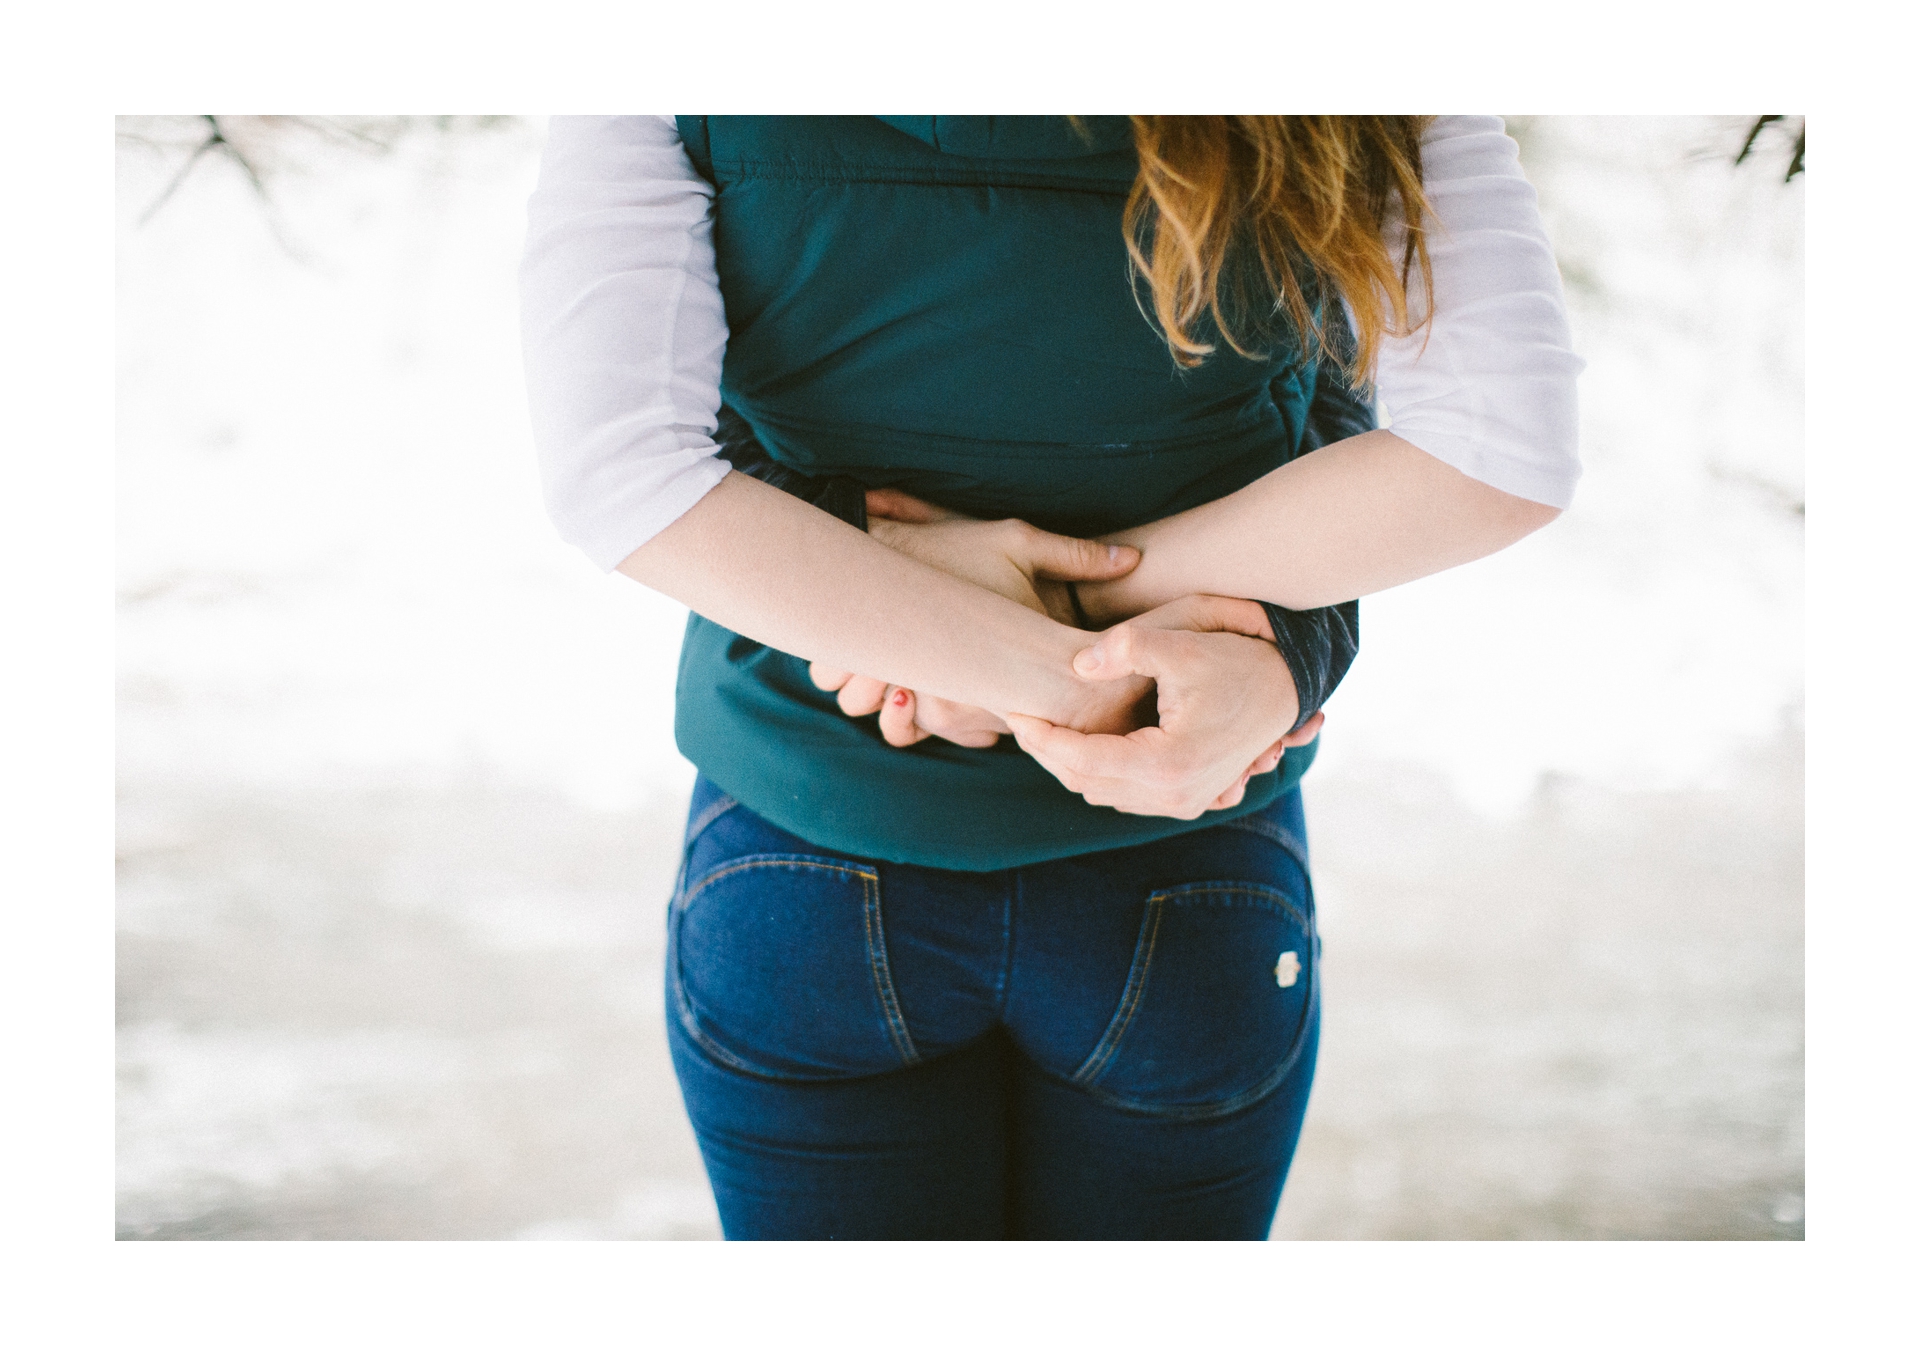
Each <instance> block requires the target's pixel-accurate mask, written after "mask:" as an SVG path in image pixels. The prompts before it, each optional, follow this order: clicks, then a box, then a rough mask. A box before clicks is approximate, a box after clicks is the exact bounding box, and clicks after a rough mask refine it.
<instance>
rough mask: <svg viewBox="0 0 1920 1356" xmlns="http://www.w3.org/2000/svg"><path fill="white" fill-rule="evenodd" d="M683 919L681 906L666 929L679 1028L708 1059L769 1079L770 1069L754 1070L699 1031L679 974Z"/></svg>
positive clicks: (669, 969)
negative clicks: (681, 923) (704, 1052)
mask: <svg viewBox="0 0 1920 1356" xmlns="http://www.w3.org/2000/svg"><path fill="white" fill-rule="evenodd" d="M685 916H686V908H685V906H684V904H683V905H682V907H681V908H680V909H679V910H678V911H677V912H676V914H675V916H674V918H673V921H672V924H671V926H670V927H669V928H668V929H667V983H668V987H669V990H670V992H671V993H672V995H673V1013H674V1016H675V1017H677V1018H679V1019H680V1029H681V1030H683V1031H685V1032H686V1033H687V1036H688V1038H689V1039H690V1040H692V1041H693V1043H694V1044H696V1045H698V1046H699V1047H700V1048H701V1049H702V1050H704V1051H706V1053H707V1055H708V1056H709V1057H710V1058H712V1059H714V1060H715V1061H717V1062H719V1063H721V1064H724V1065H726V1066H727V1067H728V1068H731V1069H736V1070H738V1071H739V1072H741V1073H744V1074H752V1075H754V1076H756V1077H760V1078H770V1077H772V1076H773V1075H772V1073H771V1072H770V1071H769V1070H766V1069H760V1068H756V1067H755V1066H754V1065H752V1064H749V1063H747V1062H746V1061H745V1060H743V1059H741V1058H740V1057H739V1056H737V1055H735V1054H734V1053H733V1052H732V1051H731V1050H729V1049H727V1048H726V1047H725V1046H723V1045H721V1044H720V1043H719V1042H717V1041H715V1040H714V1039H713V1038H712V1037H711V1036H709V1035H707V1033H706V1032H704V1031H702V1030H701V1029H700V1022H699V1020H698V1019H697V1018H696V1017H695V1016H694V1015H693V1001H692V1000H691V999H690V998H688V997H687V986H686V982H685V980H684V979H683V978H682V976H681V974H680V921H681V919H682V918H684V917H685Z"/></svg>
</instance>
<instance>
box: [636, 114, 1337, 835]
mask: <svg viewBox="0 0 1920 1356" xmlns="http://www.w3.org/2000/svg"><path fill="white" fill-rule="evenodd" d="M679 126H680V134H681V137H682V139H683V140H684V141H685V143H686V146H687V150H688V153H689V154H690V155H691V157H692V159H693V163H694V165H695V166H696V167H697V168H698V169H699V171H700V173H701V174H703V175H705V176H706V177H707V178H708V179H709V180H711V181H712V183H713V184H714V187H715V190H716V191H715V194H714V207H713V212H714V227H713V238H714V249H715V253H716V256H717V262H718V267H719V274H720V287H721V291H722V293H723V294H724V296H725V299H726V309H727V330H728V340H727V355H726V364H725V368H724V370H723V374H722V378H721V393H722V395H723V397H724V398H725V400H726V402H727V403H728V404H729V405H731V406H732V407H733V408H734V409H735V410H737V411H739V413H740V414H741V415H742V416H743V417H744V418H745V419H746V420H747V422H748V423H749V424H751V425H752V427H753V430H754V432H755V434H756V435H757V436H758V438H759V440H760V442H761V443H762V444H763V445H764V446H765V447H766V449H767V451H768V452H769V453H770V454H771V455H772V456H773V457H774V458H775V459H776V460H778V461H780V462H782V463H785V464H787V465H790V466H793V467H794V468H796V469H798V470H801V471H804V472H807V473H809V474H812V475H820V476H834V475H845V476H852V477H854V478H855V479H857V480H859V481H862V482H864V483H865V484H867V485H869V486H875V487H878V486H898V487H900V488H902V489H904V490H907V491H910V492H911V493H913V494H917V495H920V496H922V497H923V498H926V499H929V500H932V501H934V502H935V503H939V504H944V505H946V506H948V507H950V508H954V509H958V510H960V511H961V512H964V513H970V514H973V515H976V516H979V517H984V518H1006V517H1015V518H1024V519H1026V520H1027V521H1029V522H1032V523H1036V524H1039V525H1040V526H1042V527H1047V528H1051V529H1053V530H1055V531H1060V532H1071V533H1075V534H1080V535H1093V534H1097V533H1101V532H1109V531H1113V530H1115V529H1118V528H1122V527H1127V526H1131V525H1134V524H1137V523H1142V522H1150V521H1152V520H1154V519H1156V518H1163V517H1165V516H1167V515H1168V514H1171V513H1178V512H1180V511H1181V510H1183V509H1187V508H1191V507H1193V506H1194V505H1196V504H1202V503H1206V502H1207V501H1209V500H1212V499H1217V498H1219V497H1220V496H1222V495H1224V494H1228V493H1231V492H1232V491H1234V490H1237V489H1239V488H1240V487H1242V486H1243V485H1246V484H1248V483H1250V482H1251V481H1253V480H1255V479H1257V478H1258V477H1260V476H1262V475H1264V474H1265V473H1266V472H1268V471H1270V470H1272V469H1273V468H1274V467H1276V466H1279V465H1280V464H1281V463H1283V462H1285V461H1287V460H1289V459H1290V458H1291V457H1293V456H1294V455H1295V454H1296V453H1297V452H1298V451H1299V450H1300V445H1301V439H1302V436H1303V429H1304V421H1305V415H1306V410H1307V406H1308V404H1309V402H1310V400H1311V398H1312V394H1313V386H1314V381H1315V377H1316V370H1315V364H1314V362H1313V361H1311V360H1310V359H1308V358H1305V357H1303V356H1302V354H1301V346H1300V345H1298V344H1297V343H1293V342H1279V343H1276V344H1273V345H1270V346H1269V353H1270V356H1269V357H1268V358H1267V360H1265V361H1254V360H1249V359H1246V358H1242V357H1239V356H1238V355H1236V354H1235V353H1233V352H1232V351H1231V350H1230V349H1228V348H1226V347H1225V346H1224V345H1222V346H1220V351H1219V352H1217V353H1215V355H1214V356H1213V357H1211V358H1209V359H1208V360H1207V361H1206V362H1205V363H1203V364H1202V365H1201V366H1200V367H1199V368H1197V369H1190V370H1186V371H1182V370H1180V369H1177V368H1176V367H1175V366H1174V364H1173V361H1172V359H1171V357H1170V356H1169V354H1168V350H1167V346H1166V343H1165V341H1164V340H1163V339H1161V337H1160V336H1159V334H1158V333H1157V332H1156V331H1155V330H1154V328H1153V327H1152V326H1151V325H1150V324H1149V323H1148V322H1147V320H1146V319H1145V317H1144V316H1143V314H1142V311H1141V308H1140V305H1139V304H1137V303H1136V297H1135V293H1134V289H1133V286H1132V284H1131V283H1130V281H1129V276H1128V270H1127V255H1126V246H1125V242H1124V241H1123V239H1122V237H1121V230H1120V215H1121V209H1122V207H1123V205H1124V203H1125V200H1126V195H1127V190H1128V188H1129V187H1130V186H1131V184H1132V182H1133V177H1134V171H1135V161H1134V156H1133V149H1132V142H1131V137H1130V135H1129V132H1128V127H1127V122H1126V119H1124V118H1091V119H1086V120H1083V126H1084V127H1085V129H1086V132H1087V133H1088V134H1089V136H1090V138H1091V144H1089V142H1088V140H1084V139H1082V137H1081V135H1080V134H1079V133H1077V132H1076V131H1075V130H1074V129H1073V128H1072V127H1071V126H1070V125H1069V124H1068V122H1067V121H1066V119H1064V118H1044V117H1032V118H984V117H971V118H829V117H812V118H808V117H795V118H720V117H714V118H692V117H689V118H681V119H679ZM674 733H675V737H676V739H677V741H678V743H679V746H680V751H681V752H682V753H683V754H685V755H686V756H687V758H689V759H690V760H691V761H692V762H693V763H694V764H695V765H696V766H698V767H699V768H700V770H701V771H702V772H703V773H705V774H706V776H707V777H708V778H710V779H711V780H712V781H714V782H715V783H717V784H718V785H719V786H721V787H722V788H723V789H725V790H726V791H728V792H729V793H731V794H732V795H733V796H735V797H736V798H738V799H739V800H740V801H741V802H742V803H743V804H744V805H746V806H747V807H748V808H749V809H751V810H753V811H754V812H756V813H757V814H760V815H762V816H763V817H765V818H766V819H769V820H771V821H773V822H774V823H775V824H778V825H779V826H780V827H782V828H784V829H787V830H788V831H790V832H792V833H796V834H798V835H800V836H801V837H803V838H806V839H808V840H810V841H812V842H815V843H818V844H820V845H821V846H823V847H827V848H830V849H832V850H834V851H838V852H847V853H854V854H858V855H862V856H868V857H877V858H881V859H883V860H888V861H902V862H914V863H918V864H921V865H927V866H941V867H950V868H954V869H961V870H971V871H982V870H992V869H999V868H1004V867H1011V866H1019V865H1024V864H1026V863H1028V862H1034V861H1042V860H1046V859H1049V858H1054V857H1063V856H1070V855H1072V854H1075V853H1080V852H1090V851H1094V850H1097V849H1101V848H1111V847H1120V846H1124V845H1127V844H1132V843H1141V842H1147V841H1151V840H1152V839H1155V838H1162V837H1165V836H1167V835H1169V834H1174V833H1183V832H1186V831H1188V830H1190V829H1193V828H1196V827H1199V826H1201V825H1204V824H1207V823H1209V822H1213V821H1217V820H1221V819H1230V818H1234V817H1237V816H1239V815H1243V814H1247V813H1250V812H1252V811H1254V810H1257V809H1260V808H1262V807H1263V806H1265V805H1267V804H1269V803H1270V802H1271V801H1272V800H1273V799H1274V798H1275V797H1277V796H1279V795H1280V794H1282V793H1283V792H1284V791H1286V790H1288V789H1289V788H1291V787H1292V786H1293V785H1294V783H1296V782H1298V781H1299V779H1300V775H1301V774H1302V773H1303V772H1304V771H1305V770H1306V768H1307V765H1308V764H1309V763H1311V762H1312V761H1313V753H1314V750H1313V747H1312V746H1308V747H1307V748H1304V749H1293V750H1289V751H1288V754H1287V757H1286V760H1285V761H1284V762H1283V763H1282V764H1281V766H1280V767H1279V769H1277V770H1276V771H1274V772H1272V773H1269V774H1267V775H1265V776H1262V777H1256V778H1254V779H1253V781H1252V782H1251V783H1250V784H1249V785H1248V788H1247V796H1246V799H1245V800H1244V801H1242V802H1241V804H1240V805H1239V806H1237V807H1236V808H1235V809H1233V810H1229V811H1223V812H1216V813H1211V814H1208V815H1205V816H1203V817H1202V818H1201V819H1199V820H1195V821H1183V820H1173V819H1162V818H1149V817H1144V816H1138V815H1124V814H1120V813H1119V812H1117V811H1114V810H1108V809H1103V808H1099V807H1095V806H1091V805H1088V804H1087V803H1086V802H1085V801H1083V800H1082V799H1080V797H1078V796H1076V795H1074V794H1073V793H1072V792H1070V791H1068V790H1066V788H1064V787H1062V786H1061V785H1060V784H1059V783H1058V782H1057V781H1055V780H1054V779H1053V777H1052V776H1051V775H1049V774H1048V773H1047V772H1046V771H1045V770H1044V769H1042V768H1041V767H1040V766H1039V765H1038V764H1037V763H1035V762H1034V761H1033V760H1032V759H1031V758H1029V757H1027V755H1026V754H1024V753H1022V752H1021V751H1020V749H1019V747H1018V746H1017V745H1015V744H1014V742H1013V741H1012V740H1011V739H1010V738H1006V737H1002V739H1001V740H1000V743H999V744H998V745H996V746H995V747H993V748H991V749H963V748H959V747H958V746H956V745H953V744H948V743H946V742H944V741H941V740H934V739H929V740H924V741H922V742H921V743H919V744H917V745H915V746H913V747H912V748H910V749H896V748H893V747H891V746H890V745H888V744H887V743H886V741H885V740H883V739H882V738H881V737H880V733H879V729H878V723H877V721H876V719H875V718H873V717H868V718H866V719H864V720H851V719H849V718H848V717H846V716H844V715H842V714H841V712H840V710H839V709H838V707H836V706H835V705H834V700H833V694H831V693H826V692H821V691H820V690H819V689H817V688H815V687H814V686H813V684H812V683H811V682H810V681H809V680H808V678H807V665H806V663H805V662H804V661H802V660H799V659H796V658H794V657H793V656H791V655H786V654H782V653H780V652H779V651H776V650H770V649H768V648H767V647H765V646H763V645H760V644H757V643H755V642H754V641H751V640H748V639H746V638H745V637H744V636H740V635H736V634H735V633H733V632H731V631H728V630H726V629H724V628H722V627H720V626H716V625H714V624H713V623H712V622H709V621H707V620H706V619H705V618H703V617H700V616H694V617H691V618H690V619H689V620H688V624H687V634H686V640H685V644H684V646H683V648H682V650H681V656H680V679H679V690H678V695H677V700H676V710H675V718H674Z"/></svg>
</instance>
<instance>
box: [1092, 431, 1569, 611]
mask: <svg viewBox="0 0 1920 1356" xmlns="http://www.w3.org/2000/svg"><path fill="white" fill-rule="evenodd" d="M1557 515H1558V510H1557V509H1554V508H1551V507H1549V506H1547V505H1545V504H1536V503H1534V502H1532V501H1531V500H1527V499H1520V498H1516V497H1515V496H1513V495H1510V494H1506V493H1504V492H1502V491H1500V490H1496V489H1494V488H1493V487H1492V486H1490V485H1484V484H1482V483H1481V482H1479V481H1477V480H1474V479H1472V478H1470V477H1468V476H1466V475H1464V474H1462V473H1461V472H1459V471H1456V470H1454V469H1453V468H1452V467H1451V466H1448V465H1447V464H1446V463H1444V462H1442V461H1440V460H1439V459H1438V458H1435V457H1431V456H1429V455H1427V454H1426V453H1425V452H1422V451H1421V450H1420V449H1419V448H1417V447H1415V446H1414V445H1413V444H1411V443H1409V442H1407V441H1406V440H1404V439H1402V438H1396V437H1394V435H1393V434H1391V433H1388V432H1385V431H1383V430H1376V431H1374V432H1371V433H1364V434H1361V435H1360V436H1359V437H1355V438H1348V439H1345V440H1344V441H1342V442H1338V443H1334V444H1332V445H1330V446H1328V447H1324V448H1321V449H1320V450H1319V451H1317V452H1312V453H1309V454H1308V455H1306V456H1304V457H1301V458H1300V459H1299V460H1297V461H1292V462H1289V463H1288V464H1287V465H1285V466H1282V467H1280V468H1279V469H1277V470H1275V471H1271V472H1269V473H1268V474H1266V475H1265V476H1262V477H1261V478H1260V479H1259V480H1256V481H1254V482H1253V483H1252V484H1251V485H1248V486H1247V487H1246V488H1244V489H1241V490H1237V491H1235V492H1234V493H1233V494H1230V495H1227V496H1226V497H1225V498H1222V499H1216V500H1214V501H1213V502H1211V503H1208V504H1202V505H1200V506H1199V507H1197V508H1193V509H1189V510H1187V511H1186V512H1185V513H1179V514H1175V515H1174V516H1173V517H1171V518H1163V519H1161V520H1160V521H1158V522H1154V523H1148V524H1146V525H1144V526H1142V527H1137V528H1129V529H1127V530H1125V531H1121V532H1115V533H1112V534H1110V535H1109V536H1108V537H1107V538H1105V540H1108V541H1113V542H1123V543H1125V544H1127V545H1130V546H1137V547H1139V548H1140V552H1141V561H1140V564H1139V566H1138V567H1137V568H1136V569H1135V570H1134V571H1133V572H1132V573H1131V574H1129V575H1127V576H1125V577H1124V578H1121V579H1116V580H1110V581H1107V582H1105V583H1099V584H1083V585H1081V586H1080V588H1079V593H1080V598H1081V602H1082V604H1083V605H1084V606H1085V607H1086V609H1087V612H1088V615H1089V616H1090V617H1091V618H1092V620H1093V621H1094V622H1095V624H1102V625H1103V624H1107V623H1109V622H1113V621H1118V620H1120V619H1122V618H1125V617H1130V616H1134V615H1137V614H1138V613H1140V612H1144V611H1146V610H1147V609H1149V608H1154V607H1159V606H1161V605H1162V604H1165V603H1168V602H1171V601H1173V600H1174V599H1176V598H1180V597H1184V596H1186V595H1188V594H1193V593H1212V594H1224V595H1228V596H1231V597H1236V598H1263V599H1266V600H1267V601H1269V602H1275V603H1278V604H1280V605H1281V606H1282V607H1288V608H1296V609H1301V608H1310V607H1325V606H1328V605H1330V604H1333V603H1340V602H1345V601H1347V600H1348V599H1350V598H1358V597H1361V596H1363V595H1365V594H1368V593H1376V592H1378V591H1379V590H1381V589H1385V588H1391V587H1393V586H1394V585H1395V584H1404V583H1407V582H1408V581H1410V580H1414V579H1419V578H1422V577H1424V576H1426V575H1429V574H1436V573H1438V572H1439V571H1441V570H1445V569H1450V568H1451V567H1453V566H1455V565H1462V564H1465V563H1466V562H1467V561H1470V560H1477V559H1479V558H1480V557H1481V556H1485V555H1491V554H1492V553H1493V552H1495V551H1498V550H1500V549H1501V548H1503V547H1506V546H1510V545H1512V544H1513V543H1514V542H1516V541H1518V540H1519V539H1520V538H1522V537H1524V536H1526V535H1527V534H1528V533H1529V532H1532V531H1534V530H1536V529H1538V528H1540V527H1544V526H1545V525H1546V524H1547V523H1549V522H1551V521H1552V520H1553V519H1554V518H1555V517H1556V516H1557Z"/></svg>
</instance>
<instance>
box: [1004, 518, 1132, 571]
mask: <svg viewBox="0 0 1920 1356" xmlns="http://www.w3.org/2000/svg"><path fill="white" fill-rule="evenodd" d="M1026 551H1027V564H1028V565H1029V566H1031V567H1032V569H1033V572H1034V574H1035V575H1036V576H1037V577H1039V578H1041V579H1117V578H1119V577H1120V576H1121V575H1123V574H1125V573H1126V572H1127V571H1128V570H1131V569H1132V568H1133V567H1134V566H1135V565H1138V564H1139V563H1140V553H1139V552H1138V551H1136V550H1135V549H1134V548H1133V547H1131V546H1109V545H1108V544H1107V543H1106V542H1103V541H1088V540H1086V539H1085V538H1083V537H1063V536H1061V535H1060V534H1059V533H1057V532H1042V531H1039V530H1038V529H1035V531H1034V534H1033V537H1032V539H1031V540H1030V541H1028V542H1027V543H1026Z"/></svg>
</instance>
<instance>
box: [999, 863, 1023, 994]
mask: <svg viewBox="0 0 1920 1356" xmlns="http://www.w3.org/2000/svg"><path fill="white" fill-rule="evenodd" d="M1010 875H1011V879H1010V880H1009V881H1008V882H1007V889H1006V893H1005V894H1003V895H1002V896H1001V899H1000V974H999V975H998V977H997V978H996V979H995V989H994V995H993V1010H994V1013H995V1015H996V1017H997V1018H998V1020H999V1021H1000V1023H1001V1025H1003V1026H1004V1025H1005V1024H1006V1020H1007V1003H1008V1002H1009V1001H1010V1000H1011V999H1012V997H1013V915H1014V906H1015V904H1016V903H1017V902H1018V901H1019V900H1020V898H1021V884H1022V880H1023V877H1022V876H1021V873H1020V872H1018V871H1014V872H1011V873H1010Z"/></svg>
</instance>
